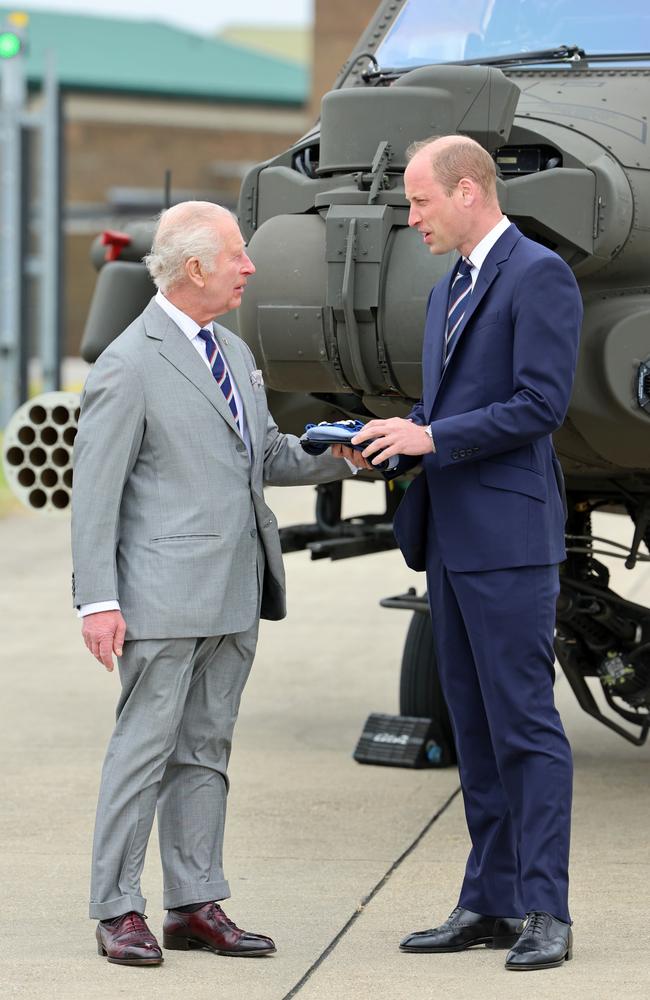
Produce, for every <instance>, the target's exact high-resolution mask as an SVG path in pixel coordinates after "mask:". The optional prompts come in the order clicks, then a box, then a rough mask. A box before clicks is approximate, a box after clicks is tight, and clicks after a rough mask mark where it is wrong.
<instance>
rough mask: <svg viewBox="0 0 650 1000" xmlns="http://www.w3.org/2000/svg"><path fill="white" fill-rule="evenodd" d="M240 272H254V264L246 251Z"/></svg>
mask: <svg viewBox="0 0 650 1000" xmlns="http://www.w3.org/2000/svg"><path fill="white" fill-rule="evenodd" d="M242 272H243V273H244V274H255V265H254V264H253V261H252V260H251V259H250V257H249V256H248V254H247V253H245V254H244V262H243V264H242Z"/></svg>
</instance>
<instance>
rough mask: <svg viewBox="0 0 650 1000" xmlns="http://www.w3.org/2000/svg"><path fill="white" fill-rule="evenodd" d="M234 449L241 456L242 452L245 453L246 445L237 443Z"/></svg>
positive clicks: (240, 442)
mask: <svg viewBox="0 0 650 1000" xmlns="http://www.w3.org/2000/svg"><path fill="white" fill-rule="evenodd" d="M236 448H237V451H238V452H239V454H240V455H243V454H244V452H245V451H246V445H245V444H244V442H243V441H238V442H237V444H236Z"/></svg>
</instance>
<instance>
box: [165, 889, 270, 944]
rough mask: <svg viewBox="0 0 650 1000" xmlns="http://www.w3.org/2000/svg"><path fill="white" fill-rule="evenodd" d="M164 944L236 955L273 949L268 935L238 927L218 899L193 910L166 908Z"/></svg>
mask: <svg viewBox="0 0 650 1000" xmlns="http://www.w3.org/2000/svg"><path fill="white" fill-rule="evenodd" d="M163 945H164V947H165V948H170V949H177V950H179V951H186V950H187V949H188V948H207V949H208V950H209V951H213V952H215V954H217V955H232V956H233V957H237V958H254V957H257V956H259V955H272V954H273V952H274V951H275V944H274V943H273V941H272V940H271V938H270V937H265V936H263V935H261V934H251V933H249V932H248V931H243V930H241V929H240V928H239V927H237V925H236V924H234V923H233V922H232V920H229V919H228V917H227V916H226V914H225V913H224V912H223V910H222V909H221V907H220V906H219V905H218V904H217V903H206V904H205V906H202V907H201V909H200V910H195V911H194V912H193V913H181V912H180V911H179V910H169V911H168V913H167V916H166V917H165V921H164V923H163Z"/></svg>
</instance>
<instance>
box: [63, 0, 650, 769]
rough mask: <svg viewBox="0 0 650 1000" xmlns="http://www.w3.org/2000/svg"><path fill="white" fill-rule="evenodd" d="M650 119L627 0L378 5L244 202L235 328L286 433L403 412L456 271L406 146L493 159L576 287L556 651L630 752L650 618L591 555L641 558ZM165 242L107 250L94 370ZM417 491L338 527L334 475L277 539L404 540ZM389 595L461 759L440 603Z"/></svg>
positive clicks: (646, 725)
mask: <svg viewBox="0 0 650 1000" xmlns="http://www.w3.org/2000/svg"><path fill="white" fill-rule="evenodd" d="M644 49H645V50H644ZM648 108H650V10H649V9H648V8H647V7H646V5H643V4H641V3H640V2H636V0H634V2H633V0H620V2H619V3H618V4H616V5H612V4H611V0H610V2H608V3H605V2H603V0H570V2H569V0H519V2H517V3H512V2H505V0H461V2H458V0H453V2H452V0H439V2H438V3H436V4H435V5H432V4H431V3H430V0H384V2H383V3H380V4H379V6H378V8H377V11H376V14H375V16H374V18H373V19H372V21H371V23H370V24H369V25H368V27H367V29H366V31H365V32H364V33H363V34H362V36H361V37H360V39H359V41H358V43H357V45H356V46H355V48H354V50H353V51H352V53H351V55H350V58H349V60H348V62H347V63H346V65H345V66H344V68H343V70H342V72H341V74H340V75H339V77H338V79H337V80H336V82H335V84H334V87H333V89H332V90H331V91H330V92H329V93H328V94H327V95H326V96H325V97H324V99H323V102H322V113H321V118H320V121H319V122H318V123H317V124H316V125H315V126H314V128H313V129H312V130H311V131H310V132H309V133H308V134H307V135H305V136H304V137H303V138H301V139H300V140H299V141H298V142H297V143H296V144H295V145H294V146H293V147H292V148H291V149H288V150H287V151H286V152H284V153H282V154H281V155H279V156H276V157H274V158H273V159H272V160H269V161H267V162H265V163H262V164H259V165H257V166H256V167H254V168H253V169H252V170H251V171H250V172H249V173H248V175H247V176H246V178H245V180H244V183H243V185H242V189H241V195H240V201H239V217H240V224H241V227H242V231H243V233H244V235H245V238H246V239H247V240H248V244H249V253H250V256H251V257H252V259H253V260H254V262H255V263H256V265H257V267H258V273H257V275H256V278H255V281H254V282H253V283H251V286H250V288H249V290H248V292H247V296H246V298H245V299H244V302H243V304H242V306H241V308H240V310H239V316H238V317H237V323H238V329H239V333H240V335H241V336H242V337H244V339H245V340H246V341H247V342H248V343H249V345H250V346H251V348H252V350H253V352H254V353H255V356H256V358H257V359H258V362H259V364H260V366H261V367H262V369H263V371H264V378H265V381H266V383H267V385H268V386H269V387H270V392H269V397H270V403H271V408H272V411H273V413H274V416H275V418H276V420H277V421H278V423H279V425H280V427H281V428H282V429H283V430H286V431H293V432H296V433H301V432H302V431H303V429H304V425H305V423H306V422H308V421H318V420H331V419H341V418H343V417H354V418H360V419H370V418H371V417H373V416H382V417H384V416H393V415H395V416H403V415H405V414H406V413H407V412H408V410H409V409H410V406H411V404H412V402H413V401H415V400H417V399H418V398H419V397H420V395H421V369H420V357H421V347H422V332H423V325H424V311H425V304H426V299H427V296H428V293H429V291H430V288H431V286H432V284H434V283H435V282H436V281H437V280H438V279H439V278H440V277H442V275H443V274H445V273H446V271H447V270H448V269H449V268H450V266H451V264H452V260H451V257H450V256H441V257H432V256H431V255H430V254H429V252H428V250H427V248H426V247H424V246H423V245H422V243H421V241H420V240H418V239H417V237H416V234H415V233H413V232H411V231H410V230H409V228H408V225H407V216H408V203H407V201H406V199H405V196H404V186H403V172H404V168H405V165H406V155H405V154H406V148H407V147H408V145H409V144H410V143H411V142H412V141H413V140H416V139H423V138H426V137H429V136H431V135H434V134H440V135H442V134H450V133H459V134H464V135H468V136H471V137H472V138H474V139H476V140H477V141H478V142H480V143H481V144H482V145H483V146H484V147H485V148H486V149H487V150H488V151H489V152H490V153H491V155H492V156H493V158H494V160H495V163H496V166H497V174H498V191H499V199H500V203H501V207H502V209H503V211H504V212H505V213H506V214H507V215H508V217H509V218H510V219H511V220H512V221H514V222H515V223H516V224H517V226H518V227H519V228H520V229H521V230H522V231H523V232H524V233H525V234H526V235H527V236H529V237H530V238H532V239H535V240H538V241H540V242H541V243H543V244H544V245H546V246H548V247H551V248H552V249H553V250H555V251H556V252H557V253H558V254H560V256H562V257H563V258H564V259H565V260H566V261H567V263H568V264H569V265H570V266H571V267H572V269H573V271H574V273H575V275H576V278H577V280H578V283H579V286H580V289H581V293H582V296H583V299H584V307H585V313H584V324H583V330H582V341H581V354H580V359H579V365H578V371H577V376H576V381H575V387H574V392H573V397H572V401H571V406H570V409H569V414H568V416H567V419H566V421H565V423H564V425H563V427H562V428H561V429H560V431H559V432H558V433H557V435H556V436H555V445H556V450H557V452H558V455H559V457H560V459H561V462H562V466H563V469H564V473H565V478H566V486H567V498H568V506H569V517H568V521H567V527H566V540H567V551H568V558H567V560H566V562H565V563H564V564H563V566H562V568H561V591H560V597H559V600H558V606H557V634H556V654H557V658H558V660H559V662H560V664H561V666H562V668H563V670H564V673H565V674H566V677H567V679H568V681H569V683H570V685H571V688H572V689H573V691H574V693H575V695H576V697H577V699H578V702H579V704H580V705H581V707H582V708H583V709H584V710H585V711H586V712H587V713H589V714H590V715H591V716H593V717H594V718H596V719H598V720H599V721H600V722H601V723H603V724H604V725H606V726H607V727H609V728H610V729H612V730H614V731H615V732H617V733H619V734H620V735H621V736H622V737H624V738H625V739H626V740H629V741H630V742H632V743H634V744H636V745H641V744H643V743H644V742H645V740H646V738H647V735H648V730H649V729H650V609H648V608H646V607H643V606H641V605H639V604H634V603H632V602H630V601H627V600H624V599H622V598H621V597H619V596H618V595H617V594H616V593H614V592H613V590H612V589H610V587H609V573H608V570H607V568H606V566H605V565H604V563H603V562H602V561H601V560H599V559H598V558H597V557H598V556H599V555H602V554H606V555H609V556H616V555H618V556H620V557H621V558H624V559H625V564H626V566H627V567H628V568H629V569H632V568H634V566H635V565H636V564H637V563H638V562H640V561H647V560H649V559H650V555H648V554H647V553H648V552H650V298H649V297H648V293H649V292H650V266H649V265H648V251H649V250H650V242H649V240H648V232H649V230H650V150H649V149H648V118H647V111H648ZM150 240H151V226H150V225H143V226H141V227H140V228H139V229H138V228H137V227H136V228H135V229H134V230H132V231H131V233H130V236H129V242H128V243H125V241H124V240H122V241H121V242H120V241H119V240H117V239H116V238H112V237H111V235H110V234H108V236H106V235H105V236H104V243H105V244H108V257H109V260H108V261H105V259H104V249H105V248H102V247H100V246H99V244H97V245H96V247H95V250H94V254H95V261H96V264H97V265H98V266H99V267H100V271H99V276H98V282H97V286H96V291H95V297H94V300H93V303H92V307H91V311H90V314H89V317H88V323H87V327H86V333H85V338H84V344H83V348H82V353H83V354H84V357H85V358H86V359H87V360H89V361H92V360H94V359H95V358H96V357H97V356H98V354H99V353H100V352H101V350H103V348H104V347H105V346H106V345H107V344H108V343H109V342H110V341H111V340H112V339H113V338H114V337H115V336H116V335H117V334H118V333H119V332H120V330H121V329H123V328H124V327H125V326H126V325H128V322H130V320H131V319H132V318H133V317H134V316H135V315H136V314H137V312H139V311H140V309H141V308H142V307H143V306H144V304H145V303H146V301H147V300H148V298H149V296H150V295H151V291H152V289H151V285H150V284H149V282H148V278H147V276H146V272H145V271H144V268H143V266H142V264H141V263H139V261H140V258H141V257H142V255H143V254H144V253H146V252H147V250H148V249H149V243H150ZM109 304H110V308H108V306H109ZM107 317H110V319H107ZM226 323H228V320H226ZM364 475H365V474H364ZM369 475H372V474H369ZM407 487H408V482H402V483H398V486H397V488H394V489H391V488H389V486H388V485H387V486H386V487H385V488H386V510H385V513H384V514H382V515H368V516H366V517H360V518H354V519H347V520H344V519H342V517H341V486H340V484H334V485H331V486H327V487H319V488H318V492H317V500H316V516H315V523H314V524H310V525H297V526H293V527H292V528H287V529H284V536H283V546H284V549H285V551H287V552H290V551H295V550H297V549H304V548H308V549H309V550H310V551H311V554H312V558H332V559H341V558H349V557H352V556H358V555H362V554H364V553H369V552H376V551H381V550H382V549H388V548H391V547H393V546H394V544H395V543H394V540H393V537H392V533H391V529H390V525H391V520H392V516H393V514H394V512H395V509H396V506H397V504H398V502H399V499H400V497H401V493H402V490H403V489H404V488H407ZM599 510H606V511H612V512H616V513H619V514H621V515H624V516H627V517H629V518H631V519H632V521H633V523H634V534H633V540H632V542H631V544H630V546H629V547H625V546H622V545H620V543H617V542H615V541H612V540H608V539H605V538H601V537H597V536H595V535H594V534H593V532H592V523H591V519H592V513H593V512H594V511H599ZM642 546H643V549H642ZM644 549H645V551H643V550H644ZM382 603H383V604H384V605H385V606H387V607H400V608H405V609H407V610H410V611H411V612H412V613H413V614H412V619H411V623H410V626H409V630H408V634H407V638H406V643H405V648H404V654H403V658H402V665H401V683H400V711H401V713H402V714H403V715H414V716H425V717H428V718H431V719H433V720H434V726H435V729H436V733H437V738H438V741H439V743H440V746H441V748H442V753H441V757H440V763H449V762H452V761H453V760H454V748H453V740H452V736H451V730H450V726H449V720H448V716H447V712H446V707H445V704H444V700H443V698H442V694H441V692H440V687H439V684H438V681H437V669H436V659H435V638H434V636H433V635H432V629H431V622H430V618H429V614H428V609H427V605H426V598H425V596H419V595H418V594H417V593H416V592H415V591H414V590H413V589H411V590H410V591H409V592H408V593H406V594H402V595H399V596H397V597H391V598H387V599H386V600H385V601H383V602H382ZM591 677H595V678H598V680H599V682H600V689H601V691H602V696H603V697H604V700H605V701H606V703H607V705H608V707H609V711H608V712H607V713H605V712H604V711H603V710H602V709H601V708H600V706H599V702H598V701H597V700H596V698H595V696H594V693H593V691H592V688H591V687H590V686H589V685H588V683H587V678H591ZM615 716H618V717H619V718H620V719H622V720H623V722H624V723H625V725H622V724H621V722H620V721H618V720H617V719H616V718H615Z"/></svg>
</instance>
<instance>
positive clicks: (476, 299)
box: [425, 225, 521, 416]
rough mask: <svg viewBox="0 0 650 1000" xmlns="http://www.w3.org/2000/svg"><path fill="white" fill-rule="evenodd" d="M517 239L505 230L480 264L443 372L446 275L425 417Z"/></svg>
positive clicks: (517, 234) (513, 231) (512, 228)
mask: <svg viewBox="0 0 650 1000" xmlns="http://www.w3.org/2000/svg"><path fill="white" fill-rule="evenodd" d="M520 238H521V233H520V232H519V230H518V229H517V227H516V226H514V225H510V226H509V227H508V229H506V230H505V232H504V233H502V234H501V236H500V237H499V239H498V240H497V241H496V243H495V244H494V246H493V247H492V249H491V250H490V252H489V254H488V255H487V257H486V258H485V260H484V261H483V264H482V266H481V269H480V271H479V273H478V277H477V279H476V284H475V285H474V289H473V290H472V294H471V296H470V300H469V302H468V304H467V309H466V310H465V315H464V316H463V320H462V322H461V324H460V327H459V331H458V336H457V337H456V340H455V343H454V345H453V347H452V350H451V354H450V355H449V357H448V358H447V363H446V365H445V366H444V368H443V367H442V353H443V346H444V336H445V325H446V316H447V308H446V303H447V302H448V299H449V282H450V281H451V275H452V274H453V271H451V272H450V273H449V275H447V279H448V280H447V282H446V288H447V299H445V300H444V302H443V307H442V308H440V307H439V313H440V315H441V316H442V327H441V329H442V335H441V337H440V343H439V348H440V349H439V352H438V356H439V359H440V362H439V369H438V372H439V377H438V378H437V380H436V381H432V383H431V384H432V385H433V386H435V389H434V392H433V398H432V400H431V405H430V407H428V408H427V409H425V412H426V413H427V415H428V416H430V415H431V412H432V410H433V407H434V405H435V402H436V398H437V395H438V392H439V391H440V388H441V386H442V384H443V382H444V381H445V378H446V377H447V373H448V371H449V369H450V368H451V366H452V365H453V361H454V355H455V354H456V352H457V350H458V345H459V343H460V342H461V340H462V338H463V337H464V336H465V330H466V328H467V325H468V324H469V323H470V322H471V319H472V316H473V315H474V313H475V312H476V310H477V309H478V307H479V305H480V304H481V302H482V301H483V299H484V298H485V295H486V294H487V291H488V289H489V288H490V286H491V285H492V283H493V281H494V280H495V278H496V277H497V276H498V274H499V267H500V265H501V264H502V263H503V262H504V261H506V260H507V259H508V257H509V256H510V254H511V252H512V248H513V247H514V245H515V243H516V242H517V241H518V240H519V239H520ZM467 335H468V336H471V334H469V333H468V334H467Z"/></svg>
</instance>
